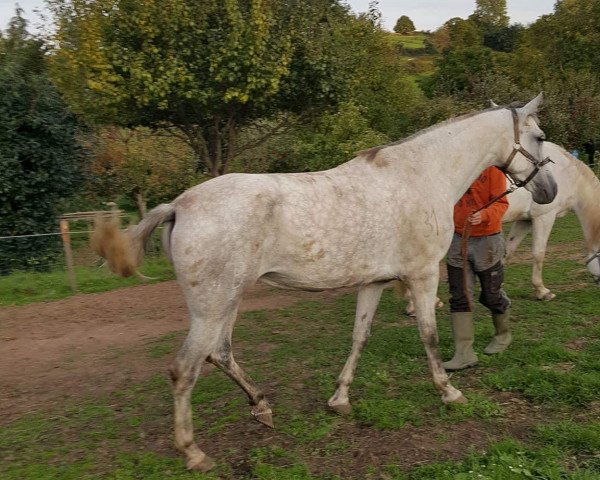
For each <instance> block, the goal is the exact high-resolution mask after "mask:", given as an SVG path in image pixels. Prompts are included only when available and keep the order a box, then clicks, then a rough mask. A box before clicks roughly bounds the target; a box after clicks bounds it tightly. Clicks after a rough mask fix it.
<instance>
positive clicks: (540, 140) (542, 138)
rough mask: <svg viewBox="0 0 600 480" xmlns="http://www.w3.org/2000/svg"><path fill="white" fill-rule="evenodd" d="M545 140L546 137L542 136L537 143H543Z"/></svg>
mask: <svg viewBox="0 0 600 480" xmlns="http://www.w3.org/2000/svg"><path fill="white" fill-rule="evenodd" d="M545 140H546V135H540V136H539V137H537V141H538V142H540V143H541V142H543V141H545Z"/></svg>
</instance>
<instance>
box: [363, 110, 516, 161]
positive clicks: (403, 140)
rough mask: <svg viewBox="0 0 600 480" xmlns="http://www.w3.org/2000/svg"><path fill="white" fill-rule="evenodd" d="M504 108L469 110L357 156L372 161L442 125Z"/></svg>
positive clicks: (364, 151)
mask: <svg viewBox="0 0 600 480" xmlns="http://www.w3.org/2000/svg"><path fill="white" fill-rule="evenodd" d="M511 106H512V105H511ZM503 108H506V107H503V106H495V107H491V108H487V109H485V110H477V111H475V112H469V113H465V114H462V115H459V116H456V117H451V118H449V119H447V120H443V121H441V122H438V123H434V124H433V125H431V126H429V127H427V128H424V129H422V130H419V131H418V132H415V133H413V134H412V135H410V136H408V137H404V138H401V139H400V140H396V141H395V142H392V143H388V144H386V145H379V146H377V147H371V148H368V149H367V150H362V151H360V152H358V153H357V154H356V156H357V157H364V158H366V159H367V161H369V162H370V161H372V160H373V159H374V158H375V157H376V156H377V154H378V153H379V152H380V151H381V150H383V149H384V148H388V147H394V146H396V145H401V144H402V143H406V142H410V141H411V140H414V139H415V138H418V137H420V136H422V135H425V134H427V133H429V132H431V131H433V130H436V129H438V128H440V127H443V126H446V125H451V124H453V123H457V122H460V121H462V120H467V119H469V118H471V117H475V116H477V115H480V114H483V113H487V112H493V111H495V110H502V109H503Z"/></svg>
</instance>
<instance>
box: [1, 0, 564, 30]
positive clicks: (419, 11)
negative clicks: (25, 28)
mask: <svg viewBox="0 0 600 480" xmlns="http://www.w3.org/2000/svg"><path fill="white" fill-rule="evenodd" d="M345 1H346V3H347V4H348V5H350V7H352V10H354V11H355V12H356V13H358V12H364V11H366V10H367V7H368V5H369V0H345ZM555 1H556V0H507V2H506V4H507V9H508V16H509V17H510V22H511V23H523V24H528V23H531V22H534V21H535V20H536V19H537V18H538V17H539V16H541V15H545V14H547V13H552V12H553V11H554V3H555ZM16 3H18V4H19V5H20V6H21V8H22V9H23V10H24V11H25V18H27V19H28V20H29V21H30V25H31V27H32V28H31V30H32V31H35V29H36V27H37V26H38V25H41V24H43V23H44V22H43V21H42V20H41V19H40V17H39V16H38V15H36V14H35V13H34V10H36V9H37V10H43V7H44V1H43V0H18V2H16V1H14V0H0V29H5V28H6V25H7V24H8V21H9V19H10V18H11V17H12V16H13V14H14V12H15V5H16ZM379 9H380V11H381V13H382V16H383V18H382V20H383V25H384V28H386V29H387V30H392V29H393V27H394V25H395V23H396V20H397V19H398V18H399V17H400V16H402V15H408V16H409V17H410V19H411V20H412V21H413V23H414V24H415V27H416V29H417V30H431V31H433V30H436V29H437V28H438V27H440V26H441V25H442V24H443V23H444V22H445V21H446V20H449V19H450V18H452V17H462V18H466V17H468V16H469V15H470V14H471V13H473V10H475V0H379Z"/></svg>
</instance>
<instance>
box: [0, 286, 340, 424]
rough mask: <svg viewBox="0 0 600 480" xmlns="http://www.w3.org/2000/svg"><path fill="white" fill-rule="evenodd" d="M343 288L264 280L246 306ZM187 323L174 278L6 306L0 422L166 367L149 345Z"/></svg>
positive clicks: (280, 303)
mask: <svg viewBox="0 0 600 480" xmlns="http://www.w3.org/2000/svg"><path fill="white" fill-rule="evenodd" d="M339 294H340V293H339V292H336V291H334V292H322V293H308V292H283V291H281V290H276V289H272V288H268V287H265V286H262V285H257V286H255V287H254V288H252V289H250V290H249V291H248V292H247V294H246V295H245V298H244V300H243V301H242V305H241V308H240V310H241V311H251V310H262V309H277V308H282V307H286V306H289V305H292V304H294V303H296V302H298V301H299V300H303V299H315V300H323V299H325V298H330V297H332V296H336V295H339ZM187 328H188V314H187V308H186V306H185V302H184V299H183V296H182V295H181V292H180V290H179V288H178V286H177V283H176V282H175V281H171V282H163V283H159V284H153V285H143V286H138V287H131V288H122V289H119V290H114V291H111V292H104V293H98V294H86V295H76V296H73V297H70V298H67V299H64V300H59V301H56V302H48V303H35V304H31V305H26V306H23V307H4V308H0V358H1V359H2V361H1V362H0V411H1V412H2V416H1V417H0V424H3V423H7V422H9V421H11V420H14V419H15V418H17V417H19V416H21V415H23V414H26V413H28V412H32V411H38V410H47V409H52V407H53V406H55V405H56V404H61V403H64V401H65V400H66V399H68V398H78V397H89V396H91V395H96V394H98V393H106V392H111V391H114V390H118V389H120V388H123V387H124V386H126V385H128V384H131V383H134V382H139V381H142V380H144V379H146V378H149V377H151V376H152V375H154V374H156V373H157V372H161V371H166V368H167V363H168V360H165V358H157V359H155V358H151V357H150V356H149V355H148V354H147V350H148V348H149V347H148V345H149V343H150V342H151V341H152V340H153V339H156V338H157V337H160V336H161V335H165V334H168V333H171V332H179V331H181V332H185V331H187Z"/></svg>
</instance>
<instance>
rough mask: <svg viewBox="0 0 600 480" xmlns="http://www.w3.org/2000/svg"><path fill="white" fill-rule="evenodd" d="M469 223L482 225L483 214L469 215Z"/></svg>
mask: <svg viewBox="0 0 600 480" xmlns="http://www.w3.org/2000/svg"><path fill="white" fill-rule="evenodd" d="M468 220H469V223H470V224H471V225H479V224H480V223H481V212H475V213H472V214H471V215H469V218H468Z"/></svg>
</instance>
